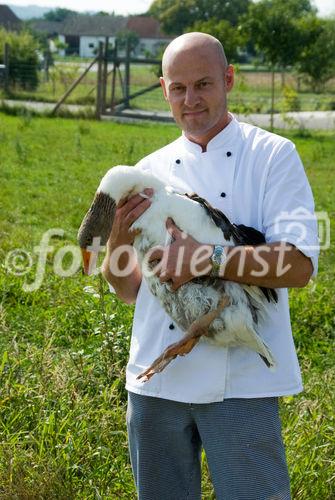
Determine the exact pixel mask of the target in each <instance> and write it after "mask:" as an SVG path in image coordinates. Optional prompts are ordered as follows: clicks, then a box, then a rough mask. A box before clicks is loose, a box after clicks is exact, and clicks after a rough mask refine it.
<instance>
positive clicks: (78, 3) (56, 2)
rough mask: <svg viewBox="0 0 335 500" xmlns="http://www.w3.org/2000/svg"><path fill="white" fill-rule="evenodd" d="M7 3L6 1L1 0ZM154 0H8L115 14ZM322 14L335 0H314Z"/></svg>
mask: <svg viewBox="0 0 335 500" xmlns="http://www.w3.org/2000/svg"><path fill="white" fill-rule="evenodd" d="M1 3H6V2H4V1H3V2H1ZM151 3H152V0H94V2H92V0H8V4H11V5H39V6H41V7H50V8H55V7H65V8H67V9H72V10H77V11H82V12H83V11H84V12H85V11H92V10H93V11H99V10H103V11H105V12H113V11H114V12H115V14H123V15H127V14H141V13H143V12H145V11H146V10H147V9H148V7H149V6H150V5H151ZM312 3H314V5H316V7H317V8H318V10H319V14H320V15H321V16H327V15H329V14H331V13H335V3H334V0H312Z"/></svg>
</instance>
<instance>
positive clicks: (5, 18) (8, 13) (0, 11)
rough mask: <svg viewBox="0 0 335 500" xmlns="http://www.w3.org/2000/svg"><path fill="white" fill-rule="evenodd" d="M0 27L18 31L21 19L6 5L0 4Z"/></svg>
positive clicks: (20, 26)
mask: <svg viewBox="0 0 335 500" xmlns="http://www.w3.org/2000/svg"><path fill="white" fill-rule="evenodd" d="M0 28H4V29H5V30H7V31H20V29H21V28H22V21H21V20H20V19H19V18H18V17H17V16H16V15H15V14H14V12H13V11H12V10H11V9H10V8H9V7H8V6H7V5H0Z"/></svg>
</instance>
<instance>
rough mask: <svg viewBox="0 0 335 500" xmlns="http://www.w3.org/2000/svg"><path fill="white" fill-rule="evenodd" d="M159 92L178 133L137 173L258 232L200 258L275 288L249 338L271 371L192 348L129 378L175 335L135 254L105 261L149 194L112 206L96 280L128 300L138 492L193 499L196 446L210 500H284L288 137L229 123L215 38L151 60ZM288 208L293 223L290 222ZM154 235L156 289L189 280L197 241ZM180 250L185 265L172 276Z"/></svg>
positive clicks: (295, 385) (299, 258)
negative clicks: (270, 362)
mask: <svg viewBox="0 0 335 500" xmlns="http://www.w3.org/2000/svg"><path fill="white" fill-rule="evenodd" d="M161 84H162V88H163V93H164V96H165V99H166V100H167V101H168V102H169V105H170V107H171V110H172V113H173V116H174V118H175V121H176V122H177V124H178V125H179V126H180V128H181V129H182V130H183V135H182V137H180V138H179V139H177V141H174V142H173V143H172V144H170V145H168V146H166V147H165V148H163V149H161V150H159V151H157V152H155V153H153V154H152V155H149V156H148V157H147V158H144V160H142V161H141V162H140V163H139V164H138V165H137V167H136V168H143V169H145V170H149V171H152V172H153V173H154V174H156V175H158V176H159V177H160V178H161V179H162V180H163V181H164V182H166V183H167V184H170V185H172V186H175V187H179V188H180V189H182V190H184V192H185V191H187V192H192V191H194V192H196V193H197V194H198V195H200V196H202V197H204V198H205V199H207V200H208V201H209V202H210V203H211V204H212V205H213V206H215V207H217V208H219V209H220V210H222V211H223V212H224V213H225V214H226V215H227V216H228V217H229V219H230V220H232V221H233V222H235V223H243V224H245V225H247V226H252V227H255V228H256V229H258V230H260V231H261V232H263V233H264V234H265V237H266V241H267V244H266V245H264V246H262V253H260V252H259V248H258V247H253V246H248V247H243V248H241V249H240V253H239V254H237V253H231V255H229V253H228V251H227V249H222V248H221V249H220V248H219V249H217V248H215V249H214V248H212V252H211V253H213V251H214V250H215V251H217V250H219V253H218V255H219V263H218V264H219V265H218V269H217V274H219V275H220V277H222V279H225V280H231V281H236V282H241V283H248V284H253V285H260V286H266V287H272V288H277V292H278V296H279V300H278V305H277V306H274V305H269V306H268V314H267V317H266V318H265V319H264V320H263V321H262V322H261V323H260V324H259V333H260V335H261V337H262V338H263V339H264V340H265V342H266V343H267V344H268V345H269V346H270V348H271V351H272V352H273V354H274V357H275V359H276V361H277V365H278V366H277V369H276V371H275V372H273V373H272V372H270V371H269V370H268V368H267V367H266V366H265V365H264V363H262V360H260V358H259V356H258V355H257V354H256V353H254V352H252V351H250V350H248V349H244V348H229V349H226V348H221V347H218V346H212V345H210V344H209V343H207V342H201V343H199V344H198V345H197V346H196V347H195V348H194V349H193V350H192V352H191V353H189V354H188V355H187V356H185V357H184V358H181V357H179V358H176V359H175V360H174V361H173V362H172V363H170V364H169V366H168V367H167V368H166V369H165V370H164V371H163V372H162V373H160V374H157V375H155V376H154V377H152V379H150V380H149V381H148V382H146V383H141V382H139V381H138V380H137V379H136V376H137V375H138V374H139V373H140V372H142V371H143V369H144V368H146V367H147V366H148V365H149V364H150V363H151V362H152V361H153V360H154V359H155V358H156V357H157V356H158V355H159V354H160V353H161V352H162V351H163V349H164V348H165V347H166V346H167V345H169V344H171V343H172V342H175V341H178V340H179V339H180V338H181V337H182V332H180V331H179V330H178V329H177V328H176V326H175V325H174V324H173V323H172V322H171V319H170V318H169V317H168V316H167V314H166V313H165V312H164V311H163V310H162V308H161V307H160V305H159V303H158V302H157V300H156V299H155V298H154V297H153V296H152V295H151V294H150V292H149V290H148V288H147V286H146V284H145V281H144V280H142V274H141V270H140V268H139V266H138V265H137V264H136V256H135V253H133V254H132V255H129V253H125V254H124V255H122V257H121V258H120V261H119V267H121V268H125V267H126V266H127V265H128V264H129V259H133V261H134V262H133V263H134V265H135V271H134V272H133V273H132V274H131V275H130V276H127V277H123V278H120V277H117V276H114V275H113V274H112V272H111V269H110V266H109V260H110V255H111V254H112V252H113V251H114V250H115V249H116V248H117V247H119V246H120V245H124V244H128V245H131V244H132V243H133V240H134V236H135V235H134V233H132V232H131V230H130V227H131V224H132V223H133V222H134V221H135V220H136V219H137V218H138V217H139V216H140V215H141V214H142V213H143V212H144V211H145V210H146V209H147V208H148V206H149V205H150V195H151V194H152V193H151V192H150V191H148V192H147V194H148V195H149V197H148V198H147V199H144V198H143V197H141V196H140V195H137V196H134V197H133V198H131V199H130V200H128V201H122V202H120V203H119V205H118V207H117V210H116V216H115V221H114V225H113V229H112V233H111V236H110V239H109V243H108V248H107V255H106V258H105V261H104V265H103V273H104V276H105V277H106V279H107V280H108V281H109V283H110V284H111V285H112V287H113V288H114V290H115V291H116V293H117V295H118V296H119V297H120V298H121V299H122V300H124V301H125V302H127V303H133V302H135V301H136V309H135V316H134V325H133V334H132V341H131V348H130V359H129V363H128V366H127V385H126V387H127V389H128V391H129V401H128V412H127V423H128V435H129V447H130V454H131V463H132V468H133V473H134V477H135V483H136V488H137V491H138V496H139V499H140V500H183V499H187V498H188V499H192V500H197V499H200V498H201V489H200V478H201V475H200V462H201V460H200V452H201V447H202V446H203V448H204V449H205V452H206V456H207V461H208V465H209V469H210V473H211V479H212V482H213V485H214V489H215V493H216V498H217V499H218V500H220V499H225V500H242V499H243V500H261V499H262V500H263V499H280V500H281V499H285V500H286V499H289V498H290V488H289V478H288V473H287V466H286V460H285V452H284V447H283V443H282V438H281V430H280V420H279V416H278V396H281V395H287V394H293V393H297V392H299V391H301V389H302V386H301V377H300V371H299V366H298V362H297V358H296V353H295V350H294V345H293V340H292V334H291V329H290V321H289V312H288V301H287V287H302V286H305V285H306V284H307V283H308V281H309V279H310V277H311V275H312V273H313V272H314V274H315V273H316V267H317V252H316V251H315V250H313V248H315V247H316V246H317V236H316V223H315V220H314V218H313V216H309V217H308V216H306V213H307V214H311V213H313V208H314V207H313V199H312V194H311V190H310V187H309V185H308V182H307V180H306V176H305V174H304V170H303V167H302V165H301V162H300V159H299V157H298V155H297V153H296V151H295V148H294V145H293V144H292V143H291V142H290V141H288V140H286V139H284V138H281V137H279V136H276V135H274V134H270V133H268V132H266V131H263V130H261V129H259V128H257V127H253V126H250V125H247V124H241V123H239V122H237V120H236V119H235V118H234V117H233V116H232V115H231V114H230V113H228V110H227V94H228V92H229V91H230V90H231V89H232V88H233V84H234V72H233V67H232V66H231V65H228V64H227V61H226V58H225V54H224V51H223V48H222V46H221V44H220V43H219V42H218V40H216V39H215V38H213V37H211V36H209V35H206V34H204V33H189V34H186V35H182V36H180V37H178V38H176V39H175V40H174V41H172V43H171V44H170V45H169V46H168V47H167V49H166V51H165V53H164V56H163V77H162V78H161ZM297 210H298V211H297ZM299 210H303V213H304V214H305V216H304V218H303V221H299V213H298V212H299ZM283 213H285V215H283ZM292 214H293V216H292ZM167 227H168V230H169V232H171V233H172V235H173V237H174V240H173V243H172V244H171V245H169V246H168V247H166V248H163V249H156V250H155V251H154V253H153V255H152V258H155V259H161V266H160V268H159V269H158V271H157V274H158V275H159V276H160V279H161V281H168V280H169V281H171V282H172V286H173V288H174V289H176V288H177V287H178V286H181V285H182V284H183V283H185V282H187V281H189V280H190V279H192V277H193V276H192V273H191V272H190V260H191V257H192V255H193V253H194V251H195V250H196V249H198V248H199V247H200V246H201V243H199V242H196V241H195V240H193V239H192V238H191V237H189V236H187V235H183V234H182V233H181V231H180V230H179V228H177V227H176V226H175V225H174V224H173V222H172V221H167ZM302 229H303V230H302ZM280 242H281V244H280V245H279V243H280ZM202 243H206V242H202ZM181 248H183V249H184V258H183V260H182V264H181V266H180V267H181V269H180V270H179V271H180V272H177V260H178V259H177V256H178V253H179V251H180V249H181ZM204 248H205V249H206V248H207V249H208V245H207V246H204ZM241 259H242V260H243V262H244V265H243V266H242V270H241V266H239V264H240V262H241ZM204 264H206V266H205V265H204V266H203V269H204V273H205V272H206V273H208V272H209V271H208V269H209V270H211V269H213V264H214V259H213V256H211V255H210V253H209V254H208V256H207V258H206V259H205V262H204ZM216 264H217V263H216ZM279 264H280V265H279ZM178 265H180V262H179V264H178Z"/></svg>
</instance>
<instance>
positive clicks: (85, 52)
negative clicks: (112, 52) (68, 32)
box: [79, 36, 114, 57]
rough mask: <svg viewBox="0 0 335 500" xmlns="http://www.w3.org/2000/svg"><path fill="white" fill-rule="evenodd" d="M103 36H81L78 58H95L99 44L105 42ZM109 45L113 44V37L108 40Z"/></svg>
mask: <svg viewBox="0 0 335 500" xmlns="http://www.w3.org/2000/svg"><path fill="white" fill-rule="evenodd" d="M105 40H106V38H105V37H104V36H100V37H98V36H81V37H80V44H79V55H80V57H95V56H96V54H97V50H98V48H99V42H105ZM109 43H110V44H111V45H112V44H113V43H114V37H110V38H109Z"/></svg>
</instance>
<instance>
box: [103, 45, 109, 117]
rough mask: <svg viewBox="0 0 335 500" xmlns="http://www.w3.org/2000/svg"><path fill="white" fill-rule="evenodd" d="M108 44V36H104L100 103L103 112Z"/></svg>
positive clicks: (105, 95) (105, 93) (105, 97)
mask: <svg viewBox="0 0 335 500" xmlns="http://www.w3.org/2000/svg"><path fill="white" fill-rule="evenodd" d="M108 45H109V38H108V37H107V36H106V38H105V47H104V48H105V50H104V54H103V66H102V104H101V112H102V113H104V112H105V111H106V107H107V103H106V99H107V78H108Z"/></svg>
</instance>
